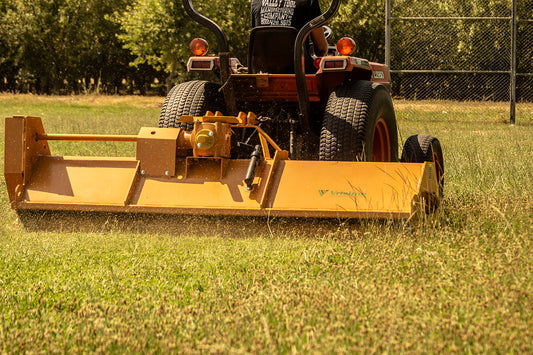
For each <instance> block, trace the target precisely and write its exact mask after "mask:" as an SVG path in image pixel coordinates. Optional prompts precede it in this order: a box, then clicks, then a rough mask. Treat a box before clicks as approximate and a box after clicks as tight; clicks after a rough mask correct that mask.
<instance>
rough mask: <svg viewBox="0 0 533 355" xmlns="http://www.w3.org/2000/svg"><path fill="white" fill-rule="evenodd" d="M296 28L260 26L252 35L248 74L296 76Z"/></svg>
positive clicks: (249, 46) (249, 48)
mask: <svg viewBox="0 0 533 355" xmlns="http://www.w3.org/2000/svg"><path fill="white" fill-rule="evenodd" d="M297 35H298V30H297V29H296V28H294V27H282V26H259V27H254V28H253V29H252V32H251V33H250V43H249V45H248V72H249V73H252V74H256V73H259V72H263V73H271V74H294V42H295V40H296V36H297Z"/></svg>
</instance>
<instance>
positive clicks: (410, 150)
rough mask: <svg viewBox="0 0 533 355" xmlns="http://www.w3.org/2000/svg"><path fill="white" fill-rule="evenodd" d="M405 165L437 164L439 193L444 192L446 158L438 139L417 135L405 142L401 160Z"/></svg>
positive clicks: (426, 135)
mask: <svg viewBox="0 0 533 355" xmlns="http://www.w3.org/2000/svg"><path fill="white" fill-rule="evenodd" d="M400 161H401V162H403V163H423V162H426V161H431V162H433V163H434V164H435V169H436V170H437V171H436V174H437V179H438V181H439V192H440V194H441V195H442V193H443V191H444V158H443V155H442V148H441V145H440V142H439V140H438V139H437V138H435V137H433V136H430V135H428V134H416V135H414V136H410V137H409V138H407V140H406V141H405V144H404V145H403V150H402V157H401V159H400Z"/></svg>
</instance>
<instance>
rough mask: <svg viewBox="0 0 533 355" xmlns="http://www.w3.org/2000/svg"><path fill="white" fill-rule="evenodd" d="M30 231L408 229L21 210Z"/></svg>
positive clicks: (335, 232)
mask: <svg viewBox="0 0 533 355" xmlns="http://www.w3.org/2000/svg"><path fill="white" fill-rule="evenodd" d="M18 218H19V222H20V223H21V224H22V227H23V228H24V229H25V230H26V231H30V232H62V233H125V234H153V235H172V236H176V235H183V236H191V235H195V236H219V237H228V238H254V237H295V238H341V239H360V238H363V237H364V234H365V233H367V232H368V231H369V230H374V231H375V230H381V231H382V232H383V231H391V230H398V231H399V230H403V229H404V228H405V227H406V223H405V221H398V220H390V219H389V220H387V219H332V218H280V217H270V218H269V217H248V216H237V217H236V216H208V215H205V216H204V215H166V214H138V213H136V214H127V213H109V212H78V211H40V210H27V211H26V210H25V211H18Z"/></svg>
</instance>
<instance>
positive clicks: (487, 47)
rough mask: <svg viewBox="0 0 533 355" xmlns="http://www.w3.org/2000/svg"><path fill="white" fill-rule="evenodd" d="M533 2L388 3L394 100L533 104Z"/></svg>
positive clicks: (388, 53)
mask: <svg viewBox="0 0 533 355" xmlns="http://www.w3.org/2000/svg"><path fill="white" fill-rule="evenodd" d="M532 18H533V0H442V1H438V2H427V1H421V0H386V54H385V57H386V58H385V60H386V63H387V64H388V65H389V68H390V70H391V75H392V82H393V95H395V96H399V97H404V98H406V99H444V100H461V101H464V100H468V101H488V100H490V101H509V102H510V121H511V122H512V123H514V115H515V114H514V112H515V102H518V103H520V102H524V101H533V19H532Z"/></svg>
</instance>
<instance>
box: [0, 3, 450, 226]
mask: <svg viewBox="0 0 533 355" xmlns="http://www.w3.org/2000/svg"><path fill="white" fill-rule="evenodd" d="M183 4H184V7H185V9H186V10H187V12H188V13H189V15H191V17H192V18H193V19H195V20H196V21H198V22H199V23H201V24H203V25H205V26H206V27H208V28H209V29H210V30H212V31H213V32H214V33H215V35H216V37H217V39H218V42H219V43H218V46H219V55H218V56H214V55H207V56H206V55H205V54H206V53H207V42H205V41H203V40H199V39H196V40H195V42H194V43H193V44H192V45H191V50H192V51H193V57H191V58H190V59H189V64H188V67H189V70H191V71H209V72H211V74H213V75H214V76H217V77H218V78H219V79H220V84H218V83H216V82H211V81H200V80H194V81H189V82H185V83H181V84H179V85H177V86H176V87H174V88H173V89H172V90H171V91H170V93H169V94H168V96H167V98H166V100H165V103H164V105H163V109H162V112H161V116H160V119H159V127H143V128H141V129H140V131H139V133H138V135H132V136H119V135H85V134H84V135H68V134H47V133H45V131H44V128H43V125H42V122H41V119H40V118H37V117H25V116H14V117H8V118H6V120H5V157H4V174H5V180H6V186H7V190H8V194H9V199H10V203H11V206H12V208H14V209H15V210H17V211H23V210H63V211H66V210H68V211H102V212H126V213H165V214H198V215H241V216H282V217H326V218H411V217H413V215H416V214H421V213H428V212H431V211H434V210H435V208H436V207H437V206H438V204H439V201H440V198H441V195H442V186H443V172H444V168H443V158H442V151H441V147H440V143H439V141H438V140H437V139H436V138H434V137H431V136H428V135H415V136H411V137H409V138H408V139H407V140H406V142H405V144H404V147H403V152H402V154H401V159H400V162H398V160H399V159H398V136H397V129H396V121H395V116H394V109H393V106H392V101H391V98H390V94H389V89H390V83H389V73H388V69H387V67H386V66H384V65H381V64H377V63H371V62H369V61H367V60H365V59H361V58H357V57H352V56H350V54H351V51H353V48H351V49H349V50H348V52H347V50H346V47H353V40H351V39H347V38H345V37H343V38H342V39H341V40H340V41H339V42H341V43H340V45H338V46H337V48H335V47H334V48H332V49H331V50H330V53H329V54H328V55H327V56H325V57H321V58H315V59H314V60H311V63H312V64H314V65H315V69H314V70H313V69H311V70H310V72H309V69H308V68H306V64H305V63H306V58H307V57H308V56H310V54H309V53H308V52H309V51H310V50H312V48H311V47H310V46H309V45H307V44H306V38H307V37H308V35H309V33H310V32H311V31H312V30H313V29H315V28H318V27H320V26H323V25H324V23H326V22H327V21H328V20H329V18H330V17H331V16H332V15H333V14H334V13H335V12H336V10H337V8H338V6H339V0H333V2H332V4H331V6H330V8H329V9H328V10H327V11H326V13H324V14H323V15H322V16H321V17H319V18H317V19H315V20H313V21H311V22H309V23H308V24H307V25H305V26H304V27H303V28H302V29H301V30H300V31H296V30H295V29H293V28H290V27H289V28H288V29H287V28H279V27H273V26H267V27H265V28H256V29H254V30H252V33H251V35H250V45H249V47H250V49H249V55H248V66H247V67H244V66H242V65H241V64H240V62H239V61H238V60H237V59H236V58H231V57H230V56H229V54H228V53H229V51H228V48H227V43H226V37H225V35H224V33H223V32H222V30H221V29H220V28H219V27H218V26H217V25H216V24H214V23H213V22H212V21H211V20H209V19H207V18H205V17H203V16H202V15H200V14H199V13H198V12H197V11H196V10H195V9H194V8H193V6H192V4H191V2H190V0H184V1H183ZM272 38H275V40H273V39H272ZM272 43H275V46H271V47H269V45H270V44H272ZM199 54H201V55H199ZM253 112H255V113H253ZM54 140H72V141H103V142H135V143H136V156H135V157H123V158H108V157H102V158H98V157H70V156H56V155H53V154H52V153H51V151H50V147H49V143H48V142H49V141H54Z"/></svg>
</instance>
